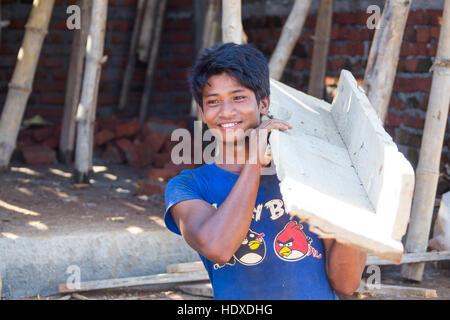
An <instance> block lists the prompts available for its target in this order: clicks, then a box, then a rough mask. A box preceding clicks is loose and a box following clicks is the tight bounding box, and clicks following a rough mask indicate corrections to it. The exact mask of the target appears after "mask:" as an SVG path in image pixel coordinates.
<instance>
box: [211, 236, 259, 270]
mask: <svg viewBox="0 0 450 320" xmlns="http://www.w3.org/2000/svg"><path fill="white" fill-rule="evenodd" d="M263 237H264V233H257V232H254V231H253V230H251V229H249V230H248V232H247V236H246V237H245V239H244V240H243V241H242V244H241V246H240V247H239V249H238V250H237V251H236V252H235V253H234V255H233V256H232V257H231V259H230V260H229V261H228V262H227V263H226V264H217V263H216V264H214V269H216V270H217V269H219V268H222V267H224V266H225V265H230V266H234V265H235V264H236V261H238V262H240V263H241V264H243V265H246V266H254V265H257V264H258V263H260V262H261V261H263V260H264V258H265V256H266V243H265V241H264V239H263Z"/></svg>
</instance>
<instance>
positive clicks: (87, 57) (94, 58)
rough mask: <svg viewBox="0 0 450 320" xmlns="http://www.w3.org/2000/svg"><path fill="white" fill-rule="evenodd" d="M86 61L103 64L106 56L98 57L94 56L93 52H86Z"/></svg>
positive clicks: (106, 59) (106, 58)
mask: <svg viewBox="0 0 450 320" xmlns="http://www.w3.org/2000/svg"><path fill="white" fill-rule="evenodd" d="M86 61H92V62H95V63H96V64H98V65H103V64H104V63H105V62H106V61H108V56H103V57H101V58H100V59H99V58H97V57H96V56H94V55H93V54H90V53H86Z"/></svg>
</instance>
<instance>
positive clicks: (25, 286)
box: [0, 230, 198, 299]
mask: <svg viewBox="0 0 450 320" xmlns="http://www.w3.org/2000/svg"><path fill="white" fill-rule="evenodd" d="M194 260H198V255H197V254H196V253H195V252H194V251H193V250H192V249H191V248H190V247H189V246H188V245H187V244H186V243H185V241H184V240H183V239H182V238H181V237H179V236H176V235H174V234H172V233H170V232H169V231H167V230H153V231H146V232H141V233H139V234H132V233H130V232H128V231H126V230H124V231H115V232H102V231H101V230H98V232H89V233H78V234H70V235H66V236H53V237H29V238H17V239H10V238H5V237H3V238H0V273H1V275H2V282H3V292H2V298H3V299H17V298H22V297H30V296H35V295H37V294H39V295H40V296H46V295H51V294H56V293H57V292H58V288H57V286H58V284H61V283H73V281H74V280H77V279H78V280H80V281H92V280H103V279H111V278H123V277H135V276H144V275H151V274H157V273H164V272H165V270H166V266H167V264H173V263H179V262H186V261H194Z"/></svg>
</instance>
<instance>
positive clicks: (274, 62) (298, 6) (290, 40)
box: [269, 0, 312, 80]
mask: <svg viewBox="0 0 450 320" xmlns="http://www.w3.org/2000/svg"><path fill="white" fill-rule="evenodd" d="M311 2H312V0H295V3H294V6H293V8H292V10H291V13H289V17H288V19H287V21H286V23H285V25H284V26H283V30H282V31H281V36H280V39H279V40H278V43H277V46H276V47H275V50H274V52H273V53H272V57H271V58H270V62H269V70H270V77H271V78H273V79H275V80H279V79H280V78H281V76H282V75H283V70H284V68H285V67H286V64H287V62H288V60H289V57H290V56H291V53H292V50H293V49H294V46H295V43H296V42H297V40H298V37H299V36H300V33H301V32H302V28H303V24H304V23H305V20H306V16H307V14H308V11H309V7H310V6H311Z"/></svg>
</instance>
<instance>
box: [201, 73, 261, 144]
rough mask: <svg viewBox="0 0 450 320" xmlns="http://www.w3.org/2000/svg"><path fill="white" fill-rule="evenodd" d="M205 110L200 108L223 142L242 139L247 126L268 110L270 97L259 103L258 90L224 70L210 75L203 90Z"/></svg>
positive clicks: (249, 127) (250, 127)
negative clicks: (248, 86) (244, 84)
mask: <svg viewBox="0 0 450 320" xmlns="http://www.w3.org/2000/svg"><path fill="white" fill-rule="evenodd" d="M202 99H203V110H202V109H201V108H200V107H199V112H200V114H201V116H202V119H203V121H204V122H205V123H206V124H207V126H208V128H209V129H215V130H217V133H220V136H219V137H217V135H216V134H215V133H214V135H216V137H217V138H218V139H219V140H221V141H223V142H225V143H226V142H232V141H234V142H235V141H240V140H242V139H243V138H244V137H245V136H244V133H245V132H246V131H247V130H248V129H253V128H256V127H257V126H258V125H259V124H260V121H261V120H260V116H261V114H266V113H267V112H268V110H269V104H270V100H269V98H268V97H267V98H264V99H261V101H260V104H259V106H258V104H257V102H256V96H255V93H254V92H253V91H252V90H250V89H248V88H246V87H244V86H243V85H242V84H241V83H240V82H239V81H238V80H237V79H236V78H234V77H233V76H230V75H229V74H228V73H226V72H224V73H221V74H219V75H214V76H211V77H210V78H209V79H208V82H207V83H206V85H205V86H204V88H203V92H202Z"/></svg>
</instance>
